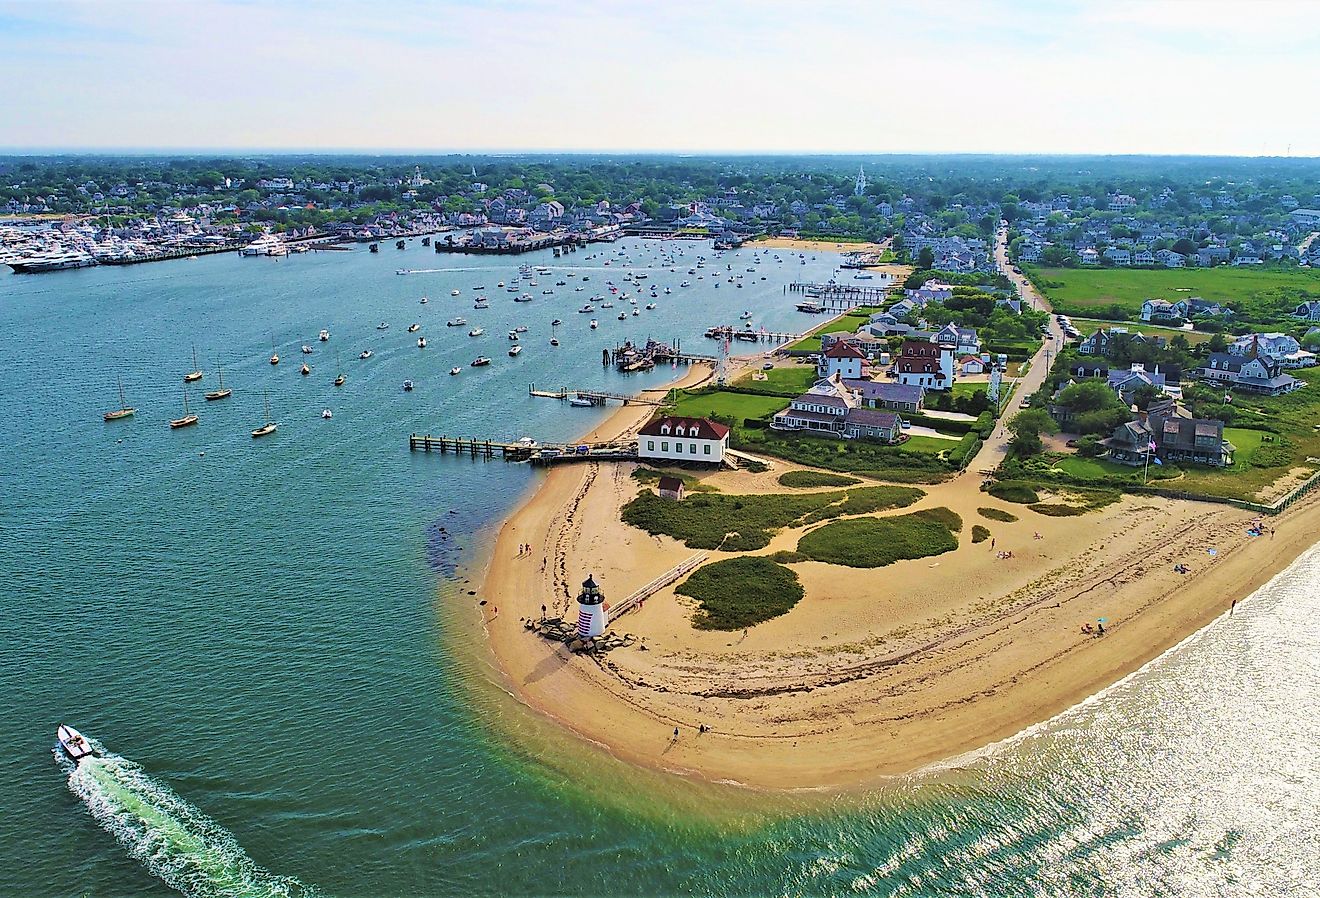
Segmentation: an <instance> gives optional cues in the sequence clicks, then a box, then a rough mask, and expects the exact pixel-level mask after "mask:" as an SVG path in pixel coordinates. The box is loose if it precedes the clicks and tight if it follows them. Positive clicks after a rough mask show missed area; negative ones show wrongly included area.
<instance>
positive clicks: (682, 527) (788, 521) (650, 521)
mask: <svg viewBox="0 0 1320 898" xmlns="http://www.w3.org/2000/svg"><path fill="white" fill-rule="evenodd" d="M923 495H925V493H923V492H922V491H921V490H919V489H914V488H912V487H906V486H872V487H861V488H858V489H852V490H847V491H842V490H840V491H835V492H828V493H799V494H796V495H773V494H771V495H760V496H756V495H727V494H724V493H715V494H711V493H702V494H699V495H693V496H689V497H688V498H686V499H684V500H683V501H682V502H675V501H673V500H671V499H661V498H660V497H659V496H657V495H656V494H655V493H653V492H651V491H650V490H647V491H645V492H643V493H641V494H640V495H639V496H638V497H637V498H636V499H633V500H632V501H631V502H629V503H628V504H627V505H625V506H624V507H623V513H622V518H623V521H624V523H626V524H631V525H632V526H634V527H637V528H639V529H641V530H645V531H646V532H647V533H650V534H652V535H655V534H662V533H663V534H665V535H666V536H672V537H673V538H674V539H677V540H679V541H681V542H683V543H684V544H685V545H687V546H688V547H689V548H692V549H714V548H716V547H719V548H723V549H725V550H728V551H734V552H736V551H742V552H746V551H751V550H754V549H762V548H764V547H765V546H766V545H768V544H769V542H770V537H771V535H772V534H773V533H774V532H775V531H777V530H779V529H781V528H783V527H788V526H790V525H800V524H806V523H812V522H814V521H821V520H826V519H828V518H832V517H838V516H839V515H843V514H866V513H869V512H874V511H882V510H885V509H890V508H903V507H904V506H907V505H911V504H912V503H913V502H916V501H917V500H918V499H920V498H921V497H922V496H923Z"/></svg>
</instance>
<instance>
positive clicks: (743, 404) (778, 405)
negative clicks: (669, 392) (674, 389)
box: [673, 390, 789, 424]
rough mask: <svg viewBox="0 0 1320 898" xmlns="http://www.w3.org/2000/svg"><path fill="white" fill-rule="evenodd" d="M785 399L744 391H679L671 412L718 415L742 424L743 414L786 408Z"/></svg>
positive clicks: (765, 413)
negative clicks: (748, 393) (751, 394)
mask: <svg viewBox="0 0 1320 898" xmlns="http://www.w3.org/2000/svg"><path fill="white" fill-rule="evenodd" d="M788 402H789V400H788V399H785V398H782V397H779V396H749V395H747V394H746V393H726V392H723V391H719V390H717V391H714V392H710V393H683V392H680V393H679V397H678V401H677V402H676V403H675V404H674V411H673V414H675V415H680V416H683V417H687V418H709V417H711V416H712V415H719V416H721V417H724V418H732V419H733V420H735V421H737V422H738V424H742V422H743V419H745V418H769V417H771V416H772V415H774V414H775V412H779V411H783V410H784V409H786V408H788Z"/></svg>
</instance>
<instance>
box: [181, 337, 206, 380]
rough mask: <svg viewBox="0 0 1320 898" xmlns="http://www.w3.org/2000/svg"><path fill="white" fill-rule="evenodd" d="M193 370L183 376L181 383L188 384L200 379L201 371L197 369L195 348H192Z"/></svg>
mask: <svg viewBox="0 0 1320 898" xmlns="http://www.w3.org/2000/svg"><path fill="white" fill-rule="evenodd" d="M192 350H193V369H192V370H191V371H189V372H188V373H187V374H185V375H184V376H183V382H184V383H186V384H190V383H192V382H193V381H196V380H201V379H202V369H201V368H198V367H197V347H196V346H193V348H192Z"/></svg>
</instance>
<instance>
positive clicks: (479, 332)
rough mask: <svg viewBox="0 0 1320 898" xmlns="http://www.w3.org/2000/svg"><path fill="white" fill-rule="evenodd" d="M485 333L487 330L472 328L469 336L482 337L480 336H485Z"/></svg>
mask: <svg viewBox="0 0 1320 898" xmlns="http://www.w3.org/2000/svg"><path fill="white" fill-rule="evenodd" d="M485 332H486V329H485V328H484V327H474V328H472V330H470V331H468V336H469V337H480V336H481V335H482V334H484V333H485Z"/></svg>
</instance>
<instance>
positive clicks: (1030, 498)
mask: <svg viewBox="0 0 1320 898" xmlns="http://www.w3.org/2000/svg"><path fill="white" fill-rule="evenodd" d="M986 492H987V493H989V494H990V495H992V496H994V497H995V498H996V499H1003V500H1004V501H1005V502H1016V503H1017V504H1019V505H1030V504H1032V503H1033V502H1039V501H1040V496H1039V494H1037V492H1036V491H1035V489H1033V488H1032V487H1031V485H1030V484H1026V483H1019V482H1017V481H1013V480H997V481H995V482H994V483H992V484H990V486H989V488H987V489H986Z"/></svg>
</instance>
